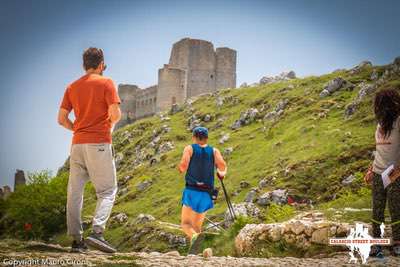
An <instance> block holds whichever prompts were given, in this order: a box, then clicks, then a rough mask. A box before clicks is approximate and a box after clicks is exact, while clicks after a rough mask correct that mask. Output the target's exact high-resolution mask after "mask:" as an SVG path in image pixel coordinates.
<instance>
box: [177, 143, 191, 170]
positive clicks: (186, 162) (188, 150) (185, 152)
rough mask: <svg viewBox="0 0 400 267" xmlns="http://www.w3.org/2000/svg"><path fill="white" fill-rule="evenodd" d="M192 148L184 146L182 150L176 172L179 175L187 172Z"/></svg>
mask: <svg viewBox="0 0 400 267" xmlns="http://www.w3.org/2000/svg"><path fill="white" fill-rule="evenodd" d="M192 153H193V151H192V146H186V147H185V149H184V150H183V155H182V159H181V162H180V163H179V165H178V170H179V172H180V173H184V172H185V171H187V169H188V167H189V163H190V158H191V157H192Z"/></svg>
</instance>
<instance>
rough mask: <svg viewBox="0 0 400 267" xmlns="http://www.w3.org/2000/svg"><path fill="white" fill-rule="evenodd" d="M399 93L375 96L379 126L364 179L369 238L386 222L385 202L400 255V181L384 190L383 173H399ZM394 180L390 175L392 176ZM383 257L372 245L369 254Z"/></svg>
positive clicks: (396, 252) (388, 91) (378, 233)
mask: <svg viewBox="0 0 400 267" xmlns="http://www.w3.org/2000/svg"><path fill="white" fill-rule="evenodd" d="M399 91H400V90H394V89H386V90H381V91H379V92H378V93H377V94H376V96H375V101H374V110H375V117H376V119H377V122H378V125H377V128H376V132H375V142H376V153H375V159H374V162H373V164H372V166H371V167H370V169H369V170H368V173H367V175H366V176H365V181H366V182H367V183H369V184H372V235H373V237H374V238H380V237H381V227H380V225H381V224H382V223H385V215H384V213H385V206H386V201H387V202H388V206H389V212H390V217H391V223H390V224H391V226H392V240H393V246H392V252H393V254H394V255H396V256H400V178H398V179H391V180H392V182H391V183H390V184H389V185H388V186H387V187H386V188H385V187H384V185H383V181H382V173H383V172H384V171H385V170H386V169H388V168H389V167H390V166H392V165H393V166H394V168H395V171H394V172H393V173H396V172H398V171H399V170H400V94H399ZM392 177H393V176H392ZM370 256H375V257H383V253H382V248H381V247H380V246H374V247H372V249H371V255H370Z"/></svg>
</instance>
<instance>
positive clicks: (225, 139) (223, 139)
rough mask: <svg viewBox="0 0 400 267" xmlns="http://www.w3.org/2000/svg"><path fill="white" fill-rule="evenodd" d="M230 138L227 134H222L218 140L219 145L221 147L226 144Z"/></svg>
mask: <svg viewBox="0 0 400 267" xmlns="http://www.w3.org/2000/svg"><path fill="white" fill-rule="evenodd" d="M229 138H230V135H229V133H226V134H222V136H221V138H220V139H219V143H220V144H221V145H222V144H223V143H225V142H227V141H228V140H229Z"/></svg>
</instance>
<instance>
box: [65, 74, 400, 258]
mask: <svg viewBox="0 0 400 267" xmlns="http://www.w3.org/2000/svg"><path fill="white" fill-rule="evenodd" d="M376 68H377V69H378V71H380V70H381V67H376ZM372 70H373V69H372V68H366V69H364V70H363V71H362V72H361V73H359V74H357V75H353V76H350V74H348V72H339V73H331V74H327V75H323V76H320V77H315V76H311V77H306V78H303V79H294V80H291V81H287V82H281V83H276V84H271V85H261V86H256V87H252V88H244V89H227V90H221V91H220V92H218V95H219V96H221V97H229V98H231V99H234V101H232V102H227V103H225V104H224V105H223V106H222V107H220V108H219V107H217V106H216V99H217V96H215V95H206V96H202V97H199V98H198V99H197V100H196V101H195V102H194V103H193V104H192V106H193V108H194V114H196V115H197V116H199V117H201V116H204V115H205V114H210V115H211V116H212V118H213V119H212V120H211V121H210V122H207V123H202V124H203V125H204V126H206V127H208V128H209V129H210V136H209V144H211V145H213V146H215V147H217V148H218V149H220V150H221V151H224V150H225V149H226V148H228V147H233V148H234V151H233V153H232V154H231V155H230V157H229V158H227V163H228V166H229V172H228V175H227V177H226V180H225V185H226V187H227V190H228V192H233V191H236V190H238V189H240V187H239V183H240V182H241V181H247V182H248V183H250V185H251V186H250V187H249V188H247V189H242V190H241V191H240V192H239V194H238V195H236V196H233V197H231V201H232V202H234V203H239V202H242V201H244V198H245V196H246V194H247V192H248V191H249V190H250V188H252V187H255V186H257V185H258V183H259V181H260V180H261V179H263V178H265V179H267V180H268V181H270V182H269V186H267V187H266V188H264V189H262V190H261V191H260V192H259V194H262V193H264V192H267V191H269V190H273V189H276V188H287V189H290V190H291V193H293V194H296V195H298V196H301V197H304V198H307V199H311V200H312V201H313V203H314V204H316V205H317V207H318V208H319V209H323V210H327V215H328V216H332V215H333V214H330V211H329V208H334V207H344V206H347V207H362V208H368V207H370V206H369V204H368V203H369V200H370V193H369V190H368V189H364V185H363V182H362V179H361V177H362V173H364V171H365V170H366V169H367V167H368V165H369V164H370V162H371V155H370V153H371V151H373V150H374V129H375V127H376V125H375V121H374V116H373V112H372V96H368V97H367V98H366V99H365V100H364V101H363V102H362V103H361V105H360V106H359V108H358V110H357V112H356V113H355V114H354V115H353V117H351V118H350V119H345V118H344V111H345V107H346V105H347V104H349V103H350V102H351V101H352V100H353V99H354V98H355V97H356V96H357V94H358V89H359V88H358V87H356V88H355V89H354V90H353V91H338V92H335V93H333V94H332V95H330V96H328V97H326V98H320V97H319V93H320V92H321V90H322V88H323V87H324V85H325V84H326V82H328V81H329V80H331V79H333V78H335V77H338V76H342V77H343V78H345V79H348V80H350V81H351V82H353V83H354V84H355V85H356V86H357V85H358V84H359V83H360V82H361V81H364V80H367V81H369V77H370V75H371V72H372ZM399 80H400V79H398V78H397V79H395V80H392V81H389V82H388V83H389V84H390V85H393V84H399V83H400V82H399ZM383 86H387V85H383ZM289 87H293V89H290V88H289ZM281 99H288V100H289V104H288V106H287V108H286V109H285V112H284V114H283V115H282V116H281V118H280V119H279V120H278V121H277V122H270V121H263V120H262V119H260V120H256V121H255V122H253V123H251V124H249V125H246V126H243V127H241V128H239V129H237V130H231V128H230V126H231V125H232V124H233V123H234V121H235V120H237V119H238V118H239V117H240V113H241V112H243V111H245V110H247V109H248V108H250V107H255V108H258V109H259V110H261V108H262V106H264V111H262V112H260V118H262V117H263V116H264V115H265V114H267V113H268V112H270V111H272V110H273V109H274V108H275V106H276V104H277V103H278V102H279V101H280V100H281ZM189 115H190V112H189V109H188V107H185V108H184V110H183V111H181V112H178V113H176V114H174V115H168V116H169V117H170V121H164V122H162V121H161V120H160V118H159V117H157V116H153V117H150V118H146V119H143V120H140V121H137V122H135V123H133V124H131V125H127V126H125V127H124V128H122V129H119V130H118V131H116V132H115V133H114V135H113V142H114V148H115V150H116V153H117V154H121V155H123V156H124V159H123V161H122V162H121V164H120V167H119V169H118V178H119V179H123V178H124V177H125V176H127V175H130V176H132V177H133V178H132V179H131V180H130V181H128V182H127V184H126V187H127V188H128V193H127V194H126V195H123V196H118V197H117V200H116V205H115V207H114V209H113V212H124V213H126V214H127V215H128V216H129V218H130V220H133V219H134V218H136V216H137V215H138V214H140V213H149V214H152V215H153V216H154V217H155V218H156V219H157V220H161V221H165V222H170V223H176V224H178V223H179V220H180V209H181V206H180V198H181V192H182V190H183V187H184V178H183V175H181V174H179V173H178V171H177V169H176V165H177V164H178V162H179V160H180V157H181V153H182V150H183V148H184V147H185V146H186V145H188V144H190V143H191V133H190V132H189V131H188V130H187V121H188V118H189ZM218 119H223V122H222V125H221V126H220V127H217V120H218ZM164 124H166V125H168V126H169V127H170V128H171V131H170V132H168V133H165V134H162V135H161V142H166V141H172V142H173V143H174V147H175V148H174V149H173V150H171V151H169V152H167V153H166V154H164V155H162V156H160V155H155V151H154V149H153V148H149V147H147V144H148V143H149V142H150V141H151V140H152V136H153V132H156V133H158V132H160V131H161V129H162V126H163V125H164ZM223 133H229V134H230V139H229V140H228V141H227V142H226V143H224V144H222V145H220V144H218V140H219V138H220V137H221V135H222V134H223ZM127 134H130V137H128V138H127V137H126V135H127ZM138 146H140V147H141V149H142V150H143V156H144V157H146V156H147V159H146V160H144V161H143V163H142V164H141V165H135V159H136V156H135V148H136V147H138ZM153 156H157V157H158V158H159V159H160V162H158V163H156V164H155V165H153V166H150V164H149V162H150V160H149V159H150V158H151V157H153ZM286 169H288V170H289V171H288V172H285V170H286ZM351 174H353V175H356V177H357V179H356V180H355V181H354V182H353V183H352V184H351V185H349V186H344V185H343V184H342V183H341V181H342V180H343V179H345V178H346V177H347V176H349V175H351ZM144 180H151V181H152V185H151V186H150V187H149V188H148V189H147V190H145V191H143V192H139V191H138V190H137V188H136V186H137V184H138V183H140V182H142V181H144ZM335 195H336V198H335V197H334V196H335ZM94 200H95V194H94V190H93V188H92V187H91V186H88V187H87V188H86V190H85V205H84V214H85V215H90V214H92V213H93V211H94V208H95V201H94ZM259 208H260V209H261V211H262V215H263V217H264V218H265V219H264V220H262V219H261V220H260V219H258V220H256V219H254V220H256V222H274V221H282V220H284V219H287V218H290V217H292V216H294V214H295V213H296V210H295V209H294V208H292V207H290V206H282V207H281V206H276V205H273V206H270V207H269V208H263V207H259ZM225 209H226V204H225V200H224V198H223V196H221V197H220V198H219V199H218V201H217V203H216V205H215V208H214V209H212V210H211V211H210V212H209V214H208V215H209V216H214V215H220V214H222V213H223V212H224V211H225ZM367 215H368V213H366V212H363V214H361V215H360V214H355V215H354V214H351V215H348V216H347V215H344V219H345V220H352V219H356V218H355V217H357V216H361V217H360V219H367ZM346 216H347V217H346ZM130 231H131V230H130V228H128V227H126V226H121V227H119V228H113V229H110V230H109V233H108V235H109V237H110V239H111V240H112V241H113V242H116V243H124V242H123V239H124V238H125V237H126V236H130V235H131V232H130ZM60 237H61V236H60ZM61 239H62V238H61ZM228 239H229V238H228V237H224V238H222V239H221V244H222V245H221V246H222V247H223V248H221V250H220V251H219V250H217V254H218V253H221V254H227V253H232V251H231V250H230V249H228V248H227V247H225V246H228V247H229V246H231V245H232V242H230V243H229V242H225V241H226V240H228ZM213 240H214V241H213V242H218V241H217V239H213ZM146 242H152V241H146ZM161 243H162V242H161ZM151 245H154V248H155V249H161V250H164V249H167V247H166V245H165V244H156V242H154V244H153V243H151ZM132 247H133V245H129V244H125V245H124V249H129V248H132ZM276 249H277V250H279V246H278V247H277V248H276ZM218 251H219V252H218Z"/></svg>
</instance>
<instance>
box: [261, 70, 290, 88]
mask: <svg viewBox="0 0 400 267" xmlns="http://www.w3.org/2000/svg"><path fill="white" fill-rule="evenodd" d="M291 79H296V73H295V72H294V71H289V72H282V73H280V74H279V75H277V76H273V77H269V76H264V77H262V78H261V80H260V84H261V85H262V84H271V83H276V82H282V81H287V80H291Z"/></svg>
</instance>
